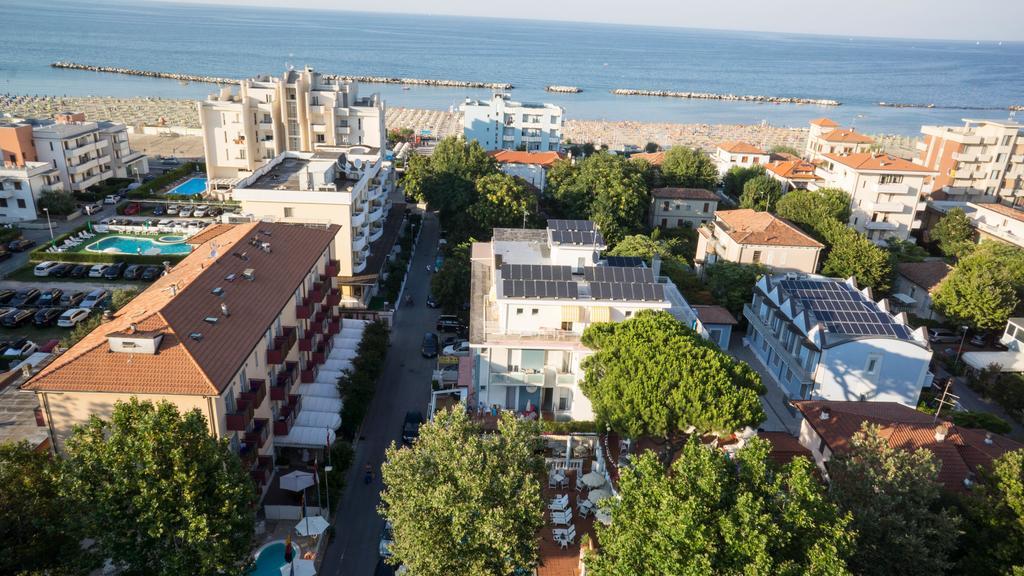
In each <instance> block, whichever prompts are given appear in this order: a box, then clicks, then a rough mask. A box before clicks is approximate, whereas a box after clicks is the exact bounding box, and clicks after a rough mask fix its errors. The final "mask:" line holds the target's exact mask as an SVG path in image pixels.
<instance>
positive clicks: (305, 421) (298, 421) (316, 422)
mask: <svg viewBox="0 0 1024 576" xmlns="http://www.w3.org/2000/svg"><path fill="white" fill-rule="evenodd" d="M295 425H296V426H308V427H311V428H330V429H331V430H337V429H338V428H341V416H340V415H338V414H337V413H334V414H331V413H330V412H312V411H307V410H303V411H301V412H299V415H298V416H296V417H295Z"/></svg>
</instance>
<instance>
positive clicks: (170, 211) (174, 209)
mask: <svg viewBox="0 0 1024 576" xmlns="http://www.w3.org/2000/svg"><path fill="white" fill-rule="evenodd" d="M167 215H168V216H177V215H178V205H177V204H171V205H170V206H168V207H167Z"/></svg>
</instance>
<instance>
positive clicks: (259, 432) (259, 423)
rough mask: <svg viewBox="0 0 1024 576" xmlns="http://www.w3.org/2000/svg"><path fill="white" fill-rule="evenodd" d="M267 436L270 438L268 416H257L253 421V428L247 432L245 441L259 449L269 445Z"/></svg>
mask: <svg viewBox="0 0 1024 576" xmlns="http://www.w3.org/2000/svg"><path fill="white" fill-rule="evenodd" d="M267 438H270V421H269V420H267V419H266V418H257V419H256V420H255V421H253V423H252V430H250V431H248V432H246V433H245V443H246V444H247V445H248V446H252V447H255V448H256V449H257V450H259V449H261V448H263V447H264V446H266V445H267Z"/></svg>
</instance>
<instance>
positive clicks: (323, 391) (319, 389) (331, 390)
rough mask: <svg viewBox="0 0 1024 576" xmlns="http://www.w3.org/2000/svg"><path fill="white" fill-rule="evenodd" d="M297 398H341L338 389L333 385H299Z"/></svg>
mask: <svg viewBox="0 0 1024 576" xmlns="http://www.w3.org/2000/svg"><path fill="white" fill-rule="evenodd" d="M299 396H315V397H319V398H341V393H340V392H338V387H337V386H336V385H334V384H317V383H315V382H314V383H313V384H300V385H299Z"/></svg>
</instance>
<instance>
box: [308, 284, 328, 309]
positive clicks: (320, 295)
mask: <svg viewBox="0 0 1024 576" xmlns="http://www.w3.org/2000/svg"><path fill="white" fill-rule="evenodd" d="M325 295H326V294H325V291H324V283H323V282H317V283H315V284H313V287H312V288H310V289H309V293H308V294H306V301H307V302H309V303H311V304H316V303H319V302H323V301H324V296H325Z"/></svg>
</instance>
